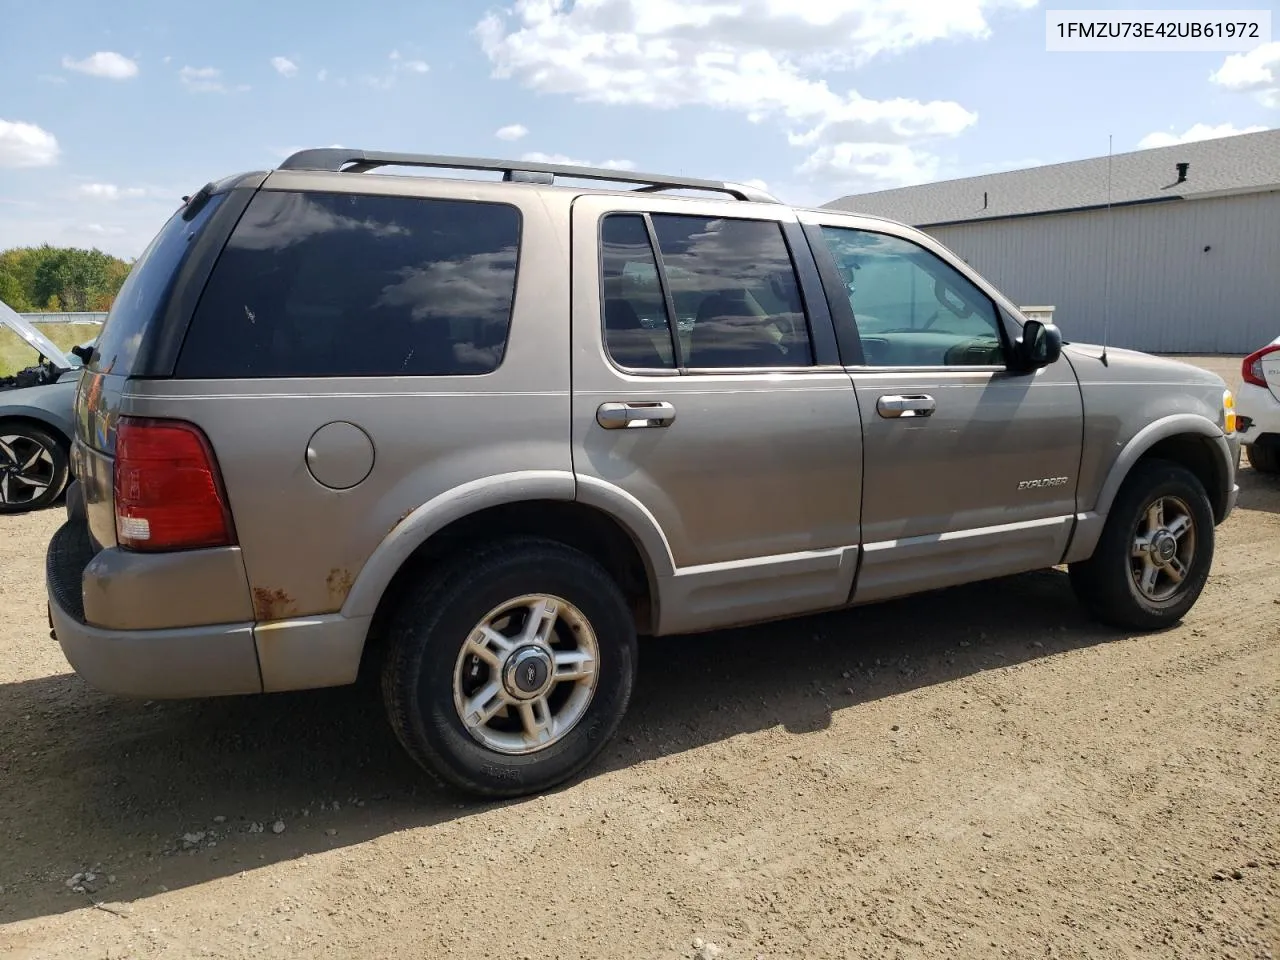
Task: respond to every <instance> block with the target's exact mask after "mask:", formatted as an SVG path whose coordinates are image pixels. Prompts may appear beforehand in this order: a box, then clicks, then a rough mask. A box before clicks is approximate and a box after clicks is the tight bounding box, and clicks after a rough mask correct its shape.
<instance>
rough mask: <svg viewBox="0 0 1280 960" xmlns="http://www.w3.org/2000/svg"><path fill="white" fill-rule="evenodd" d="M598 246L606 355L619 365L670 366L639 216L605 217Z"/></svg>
mask: <svg viewBox="0 0 1280 960" xmlns="http://www.w3.org/2000/svg"><path fill="white" fill-rule="evenodd" d="M600 246H601V254H600V257H601V263H600V266H601V273H602V275H603V276H602V284H603V290H602V292H601V305H602V309H603V311H604V334H605V336H604V340H605V347H606V348H607V349H608V351H609V356H611V357H612V358H613V360H614V362H615V363H617V364H619V365H621V366H624V367H640V368H650V369H652V368H665V369H671V368H674V367H675V359H674V356H673V353H672V345H671V327H670V324H669V323H668V321H667V305H666V301H665V300H664V299H663V297H662V285H661V283H659V281H658V265H657V262H656V261H655V259H654V256H653V247H652V246H651V245H650V244H649V231H648V230H647V228H646V227H645V222H644V217H642V216H640V215H639V214H615V215H612V216H608V217H605V219H604V223H603V225H602V226H601V230H600Z"/></svg>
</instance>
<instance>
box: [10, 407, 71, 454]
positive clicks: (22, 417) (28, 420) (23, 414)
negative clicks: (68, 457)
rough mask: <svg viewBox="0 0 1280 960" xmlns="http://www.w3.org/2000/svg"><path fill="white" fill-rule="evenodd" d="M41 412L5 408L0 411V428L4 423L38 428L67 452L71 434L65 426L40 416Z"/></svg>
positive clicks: (33, 408)
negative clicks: (22, 424) (50, 436)
mask: <svg viewBox="0 0 1280 960" xmlns="http://www.w3.org/2000/svg"><path fill="white" fill-rule="evenodd" d="M43 412H44V411H42V410H39V409H38V408H36V407H5V408H3V409H0V426H3V425H4V424H6V423H25V424H28V425H29V426H33V427H38V428H40V429H41V430H43V431H44V432H45V433H48V434H51V435H52V436H53V438H54V439H55V440H57V441H59V442H60V443H61V444H62V445H63V446H64V447H65V448H66V449H67V450H68V451H69V450H70V449H71V434H70V433H68V432H67V430H66V427H65V425H64V424H61V423H57V422H55V421H54V420H52V419H50V418H49V417H47V416H42V415H41V414H43Z"/></svg>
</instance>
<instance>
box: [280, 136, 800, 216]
mask: <svg viewBox="0 0 1280 960" xmlns="http://www.w3.org/2000/svg"><path fill="white" fill-rule="evenodd" d="M387 166H396V167H437V168H448V169H455V170H492V171H496V172H499V173H501V174H502V179H503V180H506V181H508V182H513V183H543V184H551V183H554V182H555V178H556V177H572V178H575V179H579V180H612V181H614V182H616V183H635V184H640V186H639V187H638V188H637V189H638V190H640V191H643V192H650V193H652V192H657V191H660V190H708V191H713V192H716V193H727V194H729V195H730V196H731V197H733V198H734V199H736V200H752V201H755V202H757V203H778V202H779V201H778V199H777V198H776V197H774V196H772V195H771V194H769V193H767V192H766V191H764V190H760V189H759V188H757V187H753V186H749V185H748V184H744V183H731V182H728V181H724V180H697V179H694V178H691V177H671V176H665V175H662V174H654V173H637V172H636V171H634V170H611V169H608V168H604V167H579V166H574V165H573V164H568V163H535V162H533V161H526V160H490V159H485V158H483V157H448V156H435V155H433V154H420V153H388V152H385V151H381V150H344V149H339V148H336V147H326V148H323V149H316V150H300V151H298V152H297V153H295V154H293V155H292V156H290V157H289V158H288V159H286V160H285V161H284V162H283V163H281V164H280V166H279V169H280V170H318V171H326V172H331V173H367V172H368V171H370V170H373V169H375V168H377V167H387Z"/></svg>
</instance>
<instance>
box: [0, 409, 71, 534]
mask: <svg viewBox="0 0 1280 960" xmlns="http://www.w3.org/2000/svg"><path fill="white" fill-rule="evenodd" d="M69 473H70V467H69V463H68V457H67V448H66V446H65V445H64V444H63V443H61V442H59V440H58V439H57V438H56V437H54V436H53V434H51V433H49V431H47V430H44V429H42V428H40V427H37V426H35V425H34V424H31V423H25V422H14V421H10V422H8V423H0V513H22V512H24V511H27V510H40V509H42V508H43V507H47V506H49V504H51V503H53V501H55V500H57V499H58V496H59V495H60V494H61V493H62V490H63V488H64V487H65V486H66V485H67V477H68V474H69Z"/></svg>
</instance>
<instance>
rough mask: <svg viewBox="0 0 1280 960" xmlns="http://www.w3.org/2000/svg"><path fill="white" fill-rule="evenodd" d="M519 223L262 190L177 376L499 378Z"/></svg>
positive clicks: (426, 205) (487, 211)
mask: <svg viewBox="0 0 1280 960" xmlns="http://www.w3.org/2000/svg"><path fill="white" fill-rule="evenodd" d="M519 244H520V213H519V211H518V210H516V208H514V207H512V206H509V205H507V204H498V203H481V202H476V201H466V200H436V199H420V198H408V197H382V196H363V195H356V194H346V193H333V194H329V193H291V192H283V191H261V192H259V193H258V194H257V196H255V197H254V199H253V201H252V202H251V203H250V204H249V207H248V209H247V210H246V211H245V214H244V216H243V217H242V218H241V220H240V223H239V224H238V225H237V226H236V229H235V231H234V232H233V233H232V235H231V239H230V240H229V241H228V242H227V246H226V249H225V250H224V251H223V253H222V256H221V257H219V259H218V263H217V265H216V266H215V267H214V270H213V274H212V276H211V277H210V278H209V283H208V286H207V287H206V288H205V291H204V294H203V296H202V297H201V298H200V304H199V306H198V307H197V308H196V312H195V316H194V317H193V318H192V322H191V327H190V330H189V331H188V333H187V338H186V341H185V343H184V344H183V347H182V354H181V356H180V357H179V359H178V364H177V368H176V371H175V373H176V375H177V376H180V377H185V378H211V379H226V378H246V377H338V376H348V377H354V376H366V377H378V376H457V375H467V374H484V373H489V372H491V371H493V370H495V369H496V368H497V367H498V365H499V364H500V363H501V362H502V356H503V352H504V350H505V349H506V343H507V331H508V328H509V326H510V323H511V307H512V301H513V300H514V297H515V285H516V263H517V259H518V254H519Z"/></svg>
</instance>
